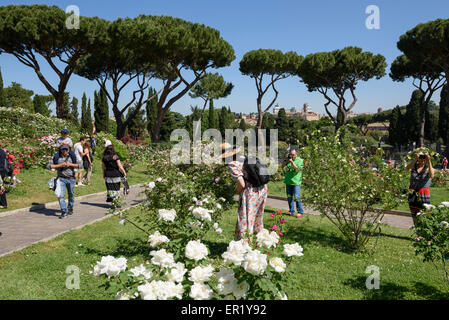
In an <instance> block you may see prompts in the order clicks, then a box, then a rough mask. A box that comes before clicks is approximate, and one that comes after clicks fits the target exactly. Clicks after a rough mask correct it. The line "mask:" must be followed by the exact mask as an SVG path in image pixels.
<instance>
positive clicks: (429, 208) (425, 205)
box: [423, 203, 435, 210]
mask: <svg viewBox="0 0 449 320" xmlns="http://www.w3.org/2000/svg"><path fill="white" fill-rule="evenodd" d="M423 206H424V208H426V209H427V210H432V209H435V206H434V205H432V204H428V203H424V204H423Z"/></svg>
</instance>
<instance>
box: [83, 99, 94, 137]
mask: <svg viewBox="0 0 449 320" xmlns="http://www.w3.org/2000/svg"><path fill="white" fill-rule="evenodd" d="M93 129H94V128H93V124H92V109H91V107H90V98H89V102H88V103H87V110H86V128H85V131H86V132H87V133H88V134H89V135H91V134H92V132H93Z"/></svg>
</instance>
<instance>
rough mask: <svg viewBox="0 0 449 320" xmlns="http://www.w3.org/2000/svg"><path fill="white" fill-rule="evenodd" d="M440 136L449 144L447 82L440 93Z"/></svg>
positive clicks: (448, 154) (448, 150)
mask: <svg viewBox="0 0 449 320" xmlns="http://www.w3.org/2000/svg"><path fill="white" fill-rule="evenodd" d="M438 136H439V138H441V139H443V143H444V144H445V145H446V146H448V145H449V88H448V85H447V84H445V85H444V87H443V89H442V90H441V94H440V111H439V115H438ZM446 157H449V148H448V147H446Z"/></svg>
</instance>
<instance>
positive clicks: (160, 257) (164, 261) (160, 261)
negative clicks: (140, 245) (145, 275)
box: [150, 249, 175, 268]
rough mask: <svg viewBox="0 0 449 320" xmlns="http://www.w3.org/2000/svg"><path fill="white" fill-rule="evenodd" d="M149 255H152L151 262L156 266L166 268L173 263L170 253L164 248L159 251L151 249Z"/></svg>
mask: <svg viewBox="0 0 449 320" xmlns="http://www.w3.org/2000/svg"><path fill="white" fill-rule="evenodd" d="M150 256H153V258H152V259H151V262H152V263H153V264H155V265H157V266H161V267H163V268H168V267H171V266H173V265H174V263H175V260H174V258H173V254H172V253H168V252H167V251H165V249H161V250H159V251H151V252H150Z"/></svg>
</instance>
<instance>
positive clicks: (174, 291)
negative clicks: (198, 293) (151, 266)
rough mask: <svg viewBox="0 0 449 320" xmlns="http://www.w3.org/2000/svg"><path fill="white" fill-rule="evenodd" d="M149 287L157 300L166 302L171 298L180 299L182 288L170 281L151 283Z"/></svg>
mask: <svg viewBox="0 0 449 320" xmlns="http://www.w3.org/2000/svg"><path fill="white" fill-rule="evenodd" d="M151 285H152V286H153V290H154V292H155V294H156V297H157V299H158V300H168V299H171V298H177V299H182V294H183V293H184V288H183V287H182V285H181V284H178V285H177V284H175V283H174V282H171V281H160V280H159V281H152V282H151Z"/></svg>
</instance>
